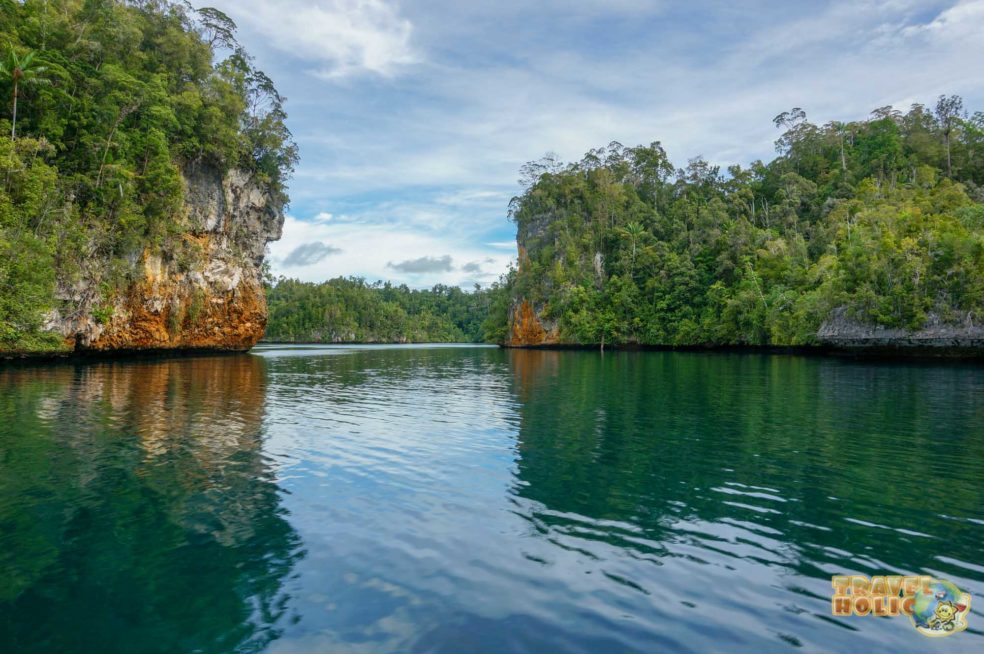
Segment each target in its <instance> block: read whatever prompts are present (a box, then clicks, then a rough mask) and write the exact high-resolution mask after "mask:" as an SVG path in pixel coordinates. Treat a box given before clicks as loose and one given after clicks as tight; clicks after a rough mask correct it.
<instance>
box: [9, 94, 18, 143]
mask: <svg viewBox="0 0 984 654" xmlns="http://www.w3.org/2000/svg"><path fill="white" fill-rule="evenodd" d="M16 138H17V82H16V81H14V119H13V120H12V121H11V122H10V140H11V141H13V140H14V139H16Z"/></svg>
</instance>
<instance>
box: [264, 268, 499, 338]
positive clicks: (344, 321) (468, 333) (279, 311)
mask: <svg viewBox="0 0 984 654" xmlns="http://www.w3.org/2000/svg"><path fill="white" fill-rule="evenodd" d="M507 301H508V296H507V295H506V293H505V289H504V288H503V287H501V286H500V285H498V284H495V285H493V286H492V288H490V289H480V288H478V287H476V288H475V290H474V291H471V292H465V291H462V290H461V289H460V288H458V287H456V286H443V285H440V284H439V285H437V286H435V287H434V288H432V289H430V290H413V289H410V288H408V287H407V286H405V285H401V286H393V285H392V284H390V283H388V282H387V283H383V282H376V283H374V284H369V283H367V282H366V281H365V280H363V279H359V278H354V277H350V278H342V277H339V278H337V279H332V280H329V281H327V282H324V283H322V284H312V283H308V282H299V281H297V280H294V279H285V278H283V277H281V278H280V279H279V280H278V281H277V282H275V283H274V284H272V285H270V286H268V287H267V303H268V305H269V312H270V317H269V322H268V323H267V330H266V337H265V340H268V341H278V342H297V343H466V342H467V343H475V342H480V341H482V340H485V338H486V333H485V331H484V330H485V329H489V328H498V327H499V325H498V324H496V325H494V326H491V325H486V324H485V321H486V318H487V316H488V315H489V309H490V306H492V305H493V304H495V303H497V304H499V305H501V306H504V305H505V303H506V302H507Z"/></svg>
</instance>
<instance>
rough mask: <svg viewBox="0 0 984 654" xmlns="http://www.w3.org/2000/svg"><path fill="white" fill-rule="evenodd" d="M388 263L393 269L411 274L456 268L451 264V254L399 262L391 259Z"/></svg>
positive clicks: (448, 270) (446, 270)
mask: <svg viewBox="0 0 984 654" xmlns="http://www.w3.org/2000/svg"><path fill="white" fill-rule="evenodd" d="M386 265H387V267H389V268H392V269H393V270H398V271H399V272H403V273H411V274H420V273H436V272H450V271H452V270H454V266H453V265H452V264H451V256H450V255H448V254H445V255H444V256H443V257H420V258H419V259H407V260H406V261H401V262H399V263H393V262H392V261H391V262H389V263H388V264H386Z"/></svg>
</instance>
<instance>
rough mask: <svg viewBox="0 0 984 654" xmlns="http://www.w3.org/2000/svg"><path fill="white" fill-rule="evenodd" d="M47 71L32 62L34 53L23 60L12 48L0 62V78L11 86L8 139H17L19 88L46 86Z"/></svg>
mask: <svg viewBox="0 0 984 654" xmlns="http://www.w3.org/2000/svg"><path fill="white" fill-rule="evenodd" d="M46 70H47V67H46V66H39V65H37V64H36V63H35V62H34V53H33V52H29V53H27V54H26V55H24V57H23V58H19V57H18V56H17V53H16V52H14V50H13V48H11V50H10V56H9V57H8V58H7V61H6V62H0V77H3V78H5V79H9V80H10V83H11V85H12V86H13V105H14V110H13V120H12V121H11V123H10V138H11V139H15V138H17V97H18V95H19V93H20V87H21V86H27V85H36V84H47V83H48V79H47V78H46V77H44V76H43V74H44V72H45V71H46Z"/></svg>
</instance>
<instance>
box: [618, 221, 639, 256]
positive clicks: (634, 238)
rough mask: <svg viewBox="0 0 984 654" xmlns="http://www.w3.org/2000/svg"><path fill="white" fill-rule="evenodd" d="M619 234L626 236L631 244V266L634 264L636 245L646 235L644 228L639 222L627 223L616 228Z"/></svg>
mask: <svg viewBox="0 0 984 654" xmlns="http://www.w3.org/2000/svg"><path fill="white" fill-rule="evenodd" d="M617 231H618V234H619V236H621V237H623V238H627V239H628V240H629V243H631V244H632V259H631V264H630V265H631V266H635V256H636V246H637V245H638V244H639V243H640V242H641V241H642V240H643V239H645V237H646V228H645V227H643V226H642V225H640V224H639V223H635V222H633V223H629V224H628V225H626V226H625V227H619V228H618V230H617Z"/></svg>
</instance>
